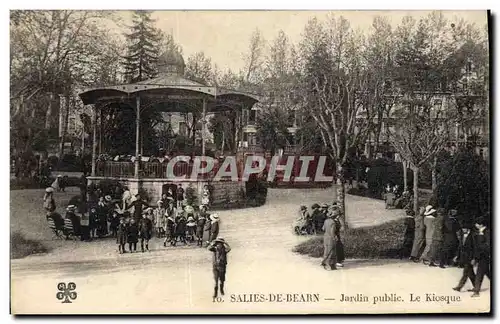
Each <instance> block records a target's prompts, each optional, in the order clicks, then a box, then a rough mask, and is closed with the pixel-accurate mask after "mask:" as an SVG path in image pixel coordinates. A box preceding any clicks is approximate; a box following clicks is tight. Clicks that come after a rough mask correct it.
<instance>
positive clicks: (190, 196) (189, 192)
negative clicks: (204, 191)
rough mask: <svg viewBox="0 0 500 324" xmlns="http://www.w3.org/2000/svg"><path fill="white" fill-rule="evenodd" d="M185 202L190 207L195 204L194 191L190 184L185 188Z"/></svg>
mask: <svg viewBox="0 0 500 324" xmlns="http://www.w3.org/2000/svg"><path fill="white" fill-rule="evenodd" d="M185 195H186V202H187V204H188V205H190V206H194V205H196V204H197V196H196V189H195V188H194V187H193V185H192V184H189V186H188V187H187V188H186V194H185Z"/></svg>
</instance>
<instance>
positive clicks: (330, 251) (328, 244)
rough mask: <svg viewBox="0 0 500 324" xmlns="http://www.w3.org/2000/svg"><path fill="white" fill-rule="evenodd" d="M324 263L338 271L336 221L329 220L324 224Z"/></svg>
mask: <svg viewBox="0 0 500 324" xmlns="http://www.w3.org/2000/svg"><path fill="white" fill-rule="evenodd" d="M323 231H324V232H325V234H324V235H323V247H324V251H323V261H322V262H321V264H322V265H324V266H330V267H331V268H332V269H336V266H335V264H336V263H337V251H336V242H337V240H336V236H335V221H334V220H333V219H331V218H327V219H326V220H325V222H324V223H323Z"/></svg>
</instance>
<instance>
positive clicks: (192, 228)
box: [186, 216, 196, 242]
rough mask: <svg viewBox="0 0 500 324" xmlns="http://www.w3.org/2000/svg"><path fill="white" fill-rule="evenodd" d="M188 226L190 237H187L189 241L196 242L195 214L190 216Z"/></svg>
mask: <svg viewBox="0 0 500 324" xmlns="http://www.w3.org/2000/svg"><path fill="white" fill-rule="evenodd" d="M186 227H187V231H188V237H187V239H188V241H189V242H194V234H195V230H196V222H195V221H194V217H193V216H189V217H188V219H187V224H186Z"/></svg>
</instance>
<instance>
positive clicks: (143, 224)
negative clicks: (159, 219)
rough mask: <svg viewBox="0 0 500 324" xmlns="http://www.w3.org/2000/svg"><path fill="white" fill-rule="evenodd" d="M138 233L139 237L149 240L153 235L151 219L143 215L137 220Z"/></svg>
mask: <svg viewBox="0 0 500 324" xmlns="http://www.w3.org/2000/svg"><path fill="white" fill-rule="evenodd" d="M139 233H140V236H141V238H143V239H145V240H150V239H151V237H152V236H153V221H151V219H149V218H147V217H145V218H143V219H141V221H140V222H139Z"/></svg>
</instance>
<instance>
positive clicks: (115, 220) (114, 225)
mask: <svg viewBox="0 0 500 324" xmlns="http://www.w3.org/2000/svg"><path fill="white" fill-rule="evenodd" d="M109 223H110V224H109V229H110V231H111V236H112V237H113V238H115V237H117V233H118V226H119V225H120V218H119V217H118V212H117V211H116V210H115V211H113V214H112V215H111V220H110V222H109Z"/></svg>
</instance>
